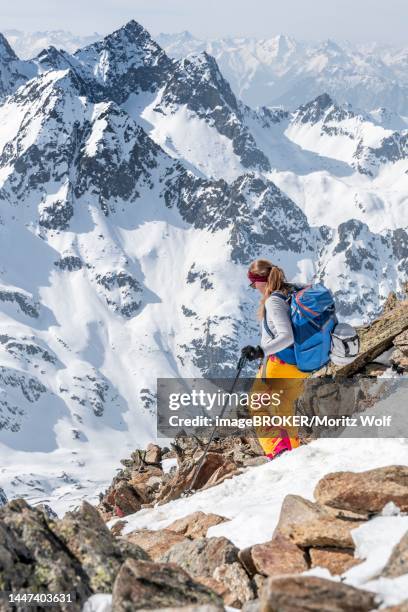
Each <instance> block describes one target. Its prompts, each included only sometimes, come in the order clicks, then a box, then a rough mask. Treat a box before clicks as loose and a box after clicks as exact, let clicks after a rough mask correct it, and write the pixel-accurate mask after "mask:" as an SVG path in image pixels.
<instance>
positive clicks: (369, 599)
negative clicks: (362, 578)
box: [261, 576, 378, 612]
mask: <svg viewBox="0 0 408 612" xmlns="http://www.w3.org/2000/svg"><path fill="white" fill-rule="evenodd" d="M377 607H378V604H377V603H376V601H375V593H370V592H369V591H363V590H360V589H356V588H354V587H352V586H349V585H346V584H343V583H341V582H335V581H334V580H326V579H325V578H317V577H315V576H281V577H276V578H269V579H268V580H267V582H266V584H265V587H264V589H263V590H262V596H261V610H262V612H306V611H308V610H310V611H312V610H313V611H316V612H369V611H370V610H374V609H376V608H377Z"/></svg>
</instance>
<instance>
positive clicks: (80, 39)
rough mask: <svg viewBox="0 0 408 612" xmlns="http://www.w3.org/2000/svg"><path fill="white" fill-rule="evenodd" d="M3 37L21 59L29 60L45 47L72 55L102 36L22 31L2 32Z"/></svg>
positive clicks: (50, 31)
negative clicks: (54, 48) (62, 50)
mask: <svg viewBox="0 0 408 612" xmlns="http://www.w3.org/2000/svg"><path fill="white" fill-rule="evenodd" d="M3 34H4V36H5V37H6V38H7V40H8V41H9V43H10V45H11V46H12V47H13V49H14V51H15V52H16V53H17V55H18V56H19V57H21V58H22V59H30V58H32V57H35V56H36V55H38V54H39V53H40V52H41V51H42V50H43V49H45V48H46V47H51V46H53V47H56V48H57V49H64V50H65V51H68V53H74V51H76V50H77V49H79V48H80V47H85V46H86V45H90V44H91V43H93V42H96V41H97V40H99V39H100V38H102V36H101V35H100V34H98V33H96V32H95V33H94V34H89V35H88V36H79V35H78V34H73V33H72V32H69V31H67V30H44V31H36V32H24V31H22V30H4V31H3Z"/></svg>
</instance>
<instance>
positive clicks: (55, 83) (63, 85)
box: [12, 68, 86, 103]
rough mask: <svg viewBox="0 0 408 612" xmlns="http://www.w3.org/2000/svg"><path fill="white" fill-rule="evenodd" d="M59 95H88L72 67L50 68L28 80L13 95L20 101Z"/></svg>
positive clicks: (61, 96) (63, 97)
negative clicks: (62, 68)
mask: <svg viewBox="0 0 408 612" xmlns="http://www.w3.org/2000/svg"><path fill="white" fill-rule="evenodd" d="M50 94H52V95H58V97H60V98H61V100H66V98H67V96H71V97H78V96H84V95H86V90H85V86H84V83H83V81H82V80H81V78H80V77H79V76H78V75H77V74H76V72H75V71H74V70H72V69H70V68H67V69H65V70H50V71H48V72H44V73H43V74H40V75H39V76H38V77H37V78H35V79H32V80H31V81H28V82H27V83H26V84H25V85H24V86H23V87H20V89H19V90H18V91H17V92H16V93H15V94H14V95H13V96H12V97H13V98H15V99H16V100H18V102H21V101H24V100H28V101H29V102H30V103H32V101H33V100H34V99H38V98H43V99H46V98H47V99H48V97H49V95H50Z"/></svg>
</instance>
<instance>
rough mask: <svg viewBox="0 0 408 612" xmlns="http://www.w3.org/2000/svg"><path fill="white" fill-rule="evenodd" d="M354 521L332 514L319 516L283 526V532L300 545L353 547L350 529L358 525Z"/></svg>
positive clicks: (306, 546) (303, 546) (304, 546)
mask: <svg viewBox="0 0 408 612" xmlns="http://www.w3.org/2000/svg"><path fill="white" fill-rule="evenodd" d="M358 524H359V523H355V522H354V521H342V520H340V519H337V518H335V517H332V516H320V517H319V518H314V519H310V520H308V521H304V522H302V523H295V524H292V525H288V526H287V527H285V530H284V534H285V535H287V536H289V537H290V539H291V540H292V541H293V542H294V543H295V544H297V546H301V547H302V548H308V547H309V546H332V547H335V548H351V549H354V541H353V538H352V537H351V530H352V529H354V528H355V527H356V526H358Z"/></svg>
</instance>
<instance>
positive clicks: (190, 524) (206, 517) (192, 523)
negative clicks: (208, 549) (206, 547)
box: [166, 511, 228, 539]
mask: <svg viewBox="0 0 408 612" xmlns="http://www.w3.org/2000/svg"><path fill="white" fill-rule="evenodd" d="M227 520H228V519H226V518H225V517H224V516H219V515H218V514H211V513H209V514H206V513H205V512H201V511H197V512H193V513H192V514H188V515H187V516H184V517H183V518H181V519H177V520H176V521H173V523H171V524H170V525H167V527H166V529H169V530H170V531H174V532H175V533H179V534H181V535H184V536H186V537H188V538H193V539H194V538H205V536H206V535H207V530H208V529H209V528H210V527H212V526H213V525H219V524H220V523H224V522H225V521H227Z"/></svg>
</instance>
